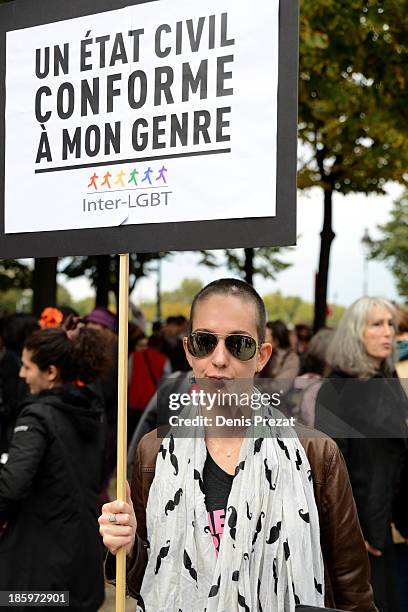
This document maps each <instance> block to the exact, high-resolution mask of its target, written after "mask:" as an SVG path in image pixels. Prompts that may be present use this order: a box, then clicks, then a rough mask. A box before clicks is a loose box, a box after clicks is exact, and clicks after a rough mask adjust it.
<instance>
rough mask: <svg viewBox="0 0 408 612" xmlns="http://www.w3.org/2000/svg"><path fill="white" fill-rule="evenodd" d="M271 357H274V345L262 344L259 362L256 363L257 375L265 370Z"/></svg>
mask: <svg viewBox="0 0 408 612" xmlns="http://www.w3.org/2000/svg"><path fill="white" fill-rule="evenodd" d="M271 355H272V344H270V343H269V342H264V343H263V344H261V346H260V349H259V352H258V357H257V362H256V372H257V374H259V372H261V370H263V368H264V367H265V365H266V364H267V363H268V361H269V358H270V356H271Z"/></svg>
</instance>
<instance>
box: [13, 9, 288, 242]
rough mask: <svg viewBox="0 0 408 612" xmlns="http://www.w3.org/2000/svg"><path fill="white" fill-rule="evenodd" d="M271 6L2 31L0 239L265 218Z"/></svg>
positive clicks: (269, 181) (275, 29)
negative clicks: (1, 231) (0, 212)
mask: <svg viewBox="0 0 408 612" xmlns="http://www.w3.org/2000/svg"><path fill="white" fill-rule="evenodd" d="M278 36H279V2H278V0H252V1H251V3H250V4H249V5H248V4H246V3H243V2H238V1H237V0H223V1H222V2H220V0H206V1H205V2H204V1H200V0H196V1H195V2H190V1H187V0H158V1H155V2H149V3H144V4H139V5H133V6H130V7H127V8H123V9H118V10H114V11H109V12H105V13H99V14H96V15H89V16H86V17H81V18H76V19H71V20H65V21H60V22H57V23H52V24H47V25H40V26H37V27H33V28H26V29H21V30H15V31H10V32H7V39H6V147H5V233H20V232H39V231H52V230H65V229H81V228H92V227H107V226H114V225H119V224H121V223H125V224H139V223H164V222H174V221H200V220H210V219H237V218H246V217H271V216H275V210H276V202H275V200H276V134H277V88H278Z"/></svg>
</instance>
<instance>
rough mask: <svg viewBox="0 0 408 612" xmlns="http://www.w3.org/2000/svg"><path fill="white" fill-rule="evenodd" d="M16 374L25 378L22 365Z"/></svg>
mask: <svg viewBox="0 0 408 612" xmlns="http://www.w3.org/2000/svg"><path fill="white" fill-rule="evenodd" d="M18 375H19V377H20V378H25V376H24V367H23V366H21V368H20V371H19V373H18Z"/></svg>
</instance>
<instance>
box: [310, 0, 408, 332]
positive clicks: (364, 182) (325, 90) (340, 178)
mask: <svg viewBox="0 0 408 612" xmlns="http://www.w3.org/2000/svg"><path fill="white" fill-rule="evenodd" d="M407 20H408V3H407V1H406V0H347V2H345V1H342V2H339V1H338V0H336V1H335V0H302V1H301V19H300V79H299V136H300V139H301V140H302V142H303V143H304V145H305V147H304V154H303V156H302V160H301V163H300V169H299V176H298V184H299V187H300V188H301V189H307V188H309V187H312V186H318V187H321V188H322V189H323V191H324V212H325V215H324V224H323V230H322V234H321V236H322V242H321V253H320V259H319V271H318V276H317V283H316V300H315V302H316V304H315V327H316V328H318V327H320V326H321V325H323V324H324V322H325V312H326V299H327V282H328V270H329V258H330V246H331V242H332V240H333V238H334V232H333V229H332V222H331V218H332V197H333V193H335V192H338V193H342V194H344V195H347V194H349V193H351V192H360V193H366V194H368V193H373V192H374V193H379V194H382V193H384V185H385V183H386V182H387V181H389V180H394V181H398V182H400V183H402V184H405V185H408V175H407V168H408V127H407V126H408V122H407V119H408V115H407V112H408V110H407V109H408V104H407V102H408V99H407V95H408V94H407V83H408V45H407V40H408V39H407V27H408V21H407Z"/></svg>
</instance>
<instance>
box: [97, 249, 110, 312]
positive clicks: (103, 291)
mask: <svg viewBox="0 0 408 612" xmlns="http://www.w3.org/2000/svg"><path fill="white" fill-rule="evenodd" d="M96 260H97V263H96V298H95V306H104V307H105V308H107V307H108V304H109V290H110V288H111V279H110V261H111V256H110V255H98V256H97V258H96Z"/></svg>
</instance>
